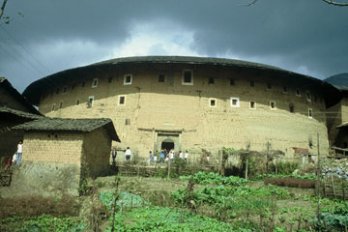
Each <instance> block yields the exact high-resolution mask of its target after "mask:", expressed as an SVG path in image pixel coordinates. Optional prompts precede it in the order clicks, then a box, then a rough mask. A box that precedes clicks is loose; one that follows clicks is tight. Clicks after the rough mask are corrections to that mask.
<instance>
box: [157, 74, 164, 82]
mask: <svg viewBox="0 0 348 232" xmlns="http://www.w3.org/2000/svg"><path fill="white" fill-rule="evenodd" d="M165 80H166V76H165V75H164V74H159V75H158V82H165Z"/></svg>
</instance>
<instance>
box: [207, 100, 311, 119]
mask: <svg viewBox="0 0 348 232" xmlns="http://www.w3.org/2000/svg"><path fill="white" fill-rule="evenodd" d="M230 105H231V107H240V101H239V98H238V97H231V98H230ZM209 106H210V107H216V106H217V99H215V98H209ZM269 107H270V108H271V109H272V110H275V109H277V104H276V101H272V100H271V101H269ZM249 108H250V109H256V102H255V101H250V102H249ZM289 112H290V113H295V106H294V104H293V103H290V104H289ZM308 117H310V118H312V117H313V110H312V109H311V108H308Z"/></svg>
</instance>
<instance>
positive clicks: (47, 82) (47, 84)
mask: <svg viewBox="0 0 348 232" xmlns="http://www.w3.org/2000/svg"><path fill="white" fill-rule="evenodd" d="M142 63H144V64H148V63H150V64H194V65H212V66H217V67H234V68H237V69H246V70H256V71H257V70H261V71H264V72H268V73H272V76H273V77H274V78H282V77H283V78H287V79H289V78H290V79H291V81H296V82H301V81H302V82H306V83H304V84H302V85H308V86H313V87H316V88H319V89H320V91H322V92H324V93H323V96H325V97H326V99H325V100H326V103H327V105H333V104H336V102H337V101H338V100H339V99H340V97H341V96H340V95H339V91H338V90H337V89H336V88H334V87H333V86H331V85H330V84H328V83H326V82H323V81H322V80H319V79H317V78H314V77H311V76H307V75H303V74H299V73H295V72H291V71H288V70H284V69H281V68H277V67H274V66H270V65H264V64H259V63H253V62H247V61H242V60H234V59H225V58H213V57H191V56H137V57H125V58H116V59H111V60H106V61H102V62H99V63H95V64H91V65H87V66H84V67H77V68H73V69H68V70H65V71H61V72H58V73H55V74H52V75H49V76H47V77H44V78H41V79H39V80H37V81H35V82H33V83H31V84H30V85H29V86H28V87H27V88H26V89H25V90H24V92H23V95H24V96H26V97H28V99H30V100H31V101H32V102H33V103H34V104H37V103H38V102H39V100H40V96H41V94H42V92H43V91H44V90H45V89H47V88H57V87H60V86H61V85H63V84H66V83H68V82H71V80H72V79H73V80H75V81H77V80H79V81H81V80H82V79H83V78H84V77H86V76H87V75H88V74H89V73H91V72H96V71H97V72H99V71H100V70H108V69H109V68H112V67H114V66H117V65H121V64H130V65H132V64H142ZM293 78H295V79H293Z"/></svg>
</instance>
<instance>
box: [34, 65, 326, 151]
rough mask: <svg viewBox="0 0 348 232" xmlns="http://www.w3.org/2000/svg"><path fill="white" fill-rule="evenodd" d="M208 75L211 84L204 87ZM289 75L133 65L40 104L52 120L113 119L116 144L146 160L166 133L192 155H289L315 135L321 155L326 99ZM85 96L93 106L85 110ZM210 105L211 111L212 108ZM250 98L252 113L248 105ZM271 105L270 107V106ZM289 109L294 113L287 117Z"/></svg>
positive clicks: (99, 75) (51, 94)
mask: <svg viewBox="0 0 348 232" xmlns="http://www.w3.org/2000/svg"><path fill="white" fill-rule="evenodd" d="M187 69H189V70H192V72H193V84H192V85H183V84H182V73H183V70H187ZM125 74H132V78H133V79H132V83H131V84H130V85H124V75H125ZM159 74H164V75H165V82H159V81H158V75H159ZM94 78H98V84H97V86H92V81H93V79H94ZM211 78H213V79H214V83H213V84H212V83H209V82H210V81H209V79H211ZM293 78H294V80H293V81H288V80H287V81H283V80H282V79H281V78H279V79H277V78H276V77H274V76H273V77H269V76H267V74H262V73H257V74H255V73H251V72H248V71H247V70H245V71H236V70H233V69H229V68H227V67H226V68H223V67H221V68H216V67H208V66H207V67H205V66H202V65H201V66H199V65H189V64H187V65H182V64H176V65H174V64H170V65H163V64H156V65H141V64H139V65H135V64H134V65H133V66H129V67H128V66H125V67H123V68H120V69H117V70H114V71H113V72H106V71H105V72H102V71H101V72H100V73H94V74H91V75H90V76H86V81H84V86H82V85H83V84H82V83H83V82H81V81H80V82H73V81H72V82H69V83H66V84H65V85H62V86H61V87H59V91H57V90H56V89H50V90H47V92H46V93H45V94H44V96H43V97H42V98H41V102H40V105H39V107H40V111H41V112H43V113H44V114H46V115H47V116H52V117H69V118H71V117H76V118H81V117H87V118H92V117H108V118H111V119H112V120H113V122H114V125H115V127H116V130H117V132H118V134H119V136H120V139H121V141H122V143H121V145H119V146H122V148H125V147H127V146H130V147H131V148H132V150H133V151H134V152H136V153H138V154H139V155H140V156H144V157H145V156H147V154H148V151H149V150H156V149H157V148H158V146H159V145H158V144H160V143H161V141H158V137H159V135H160V134H161V133H168V132H169V133H176V134H175V136H176V137H178V139H179V141H180V148H178V149H183V150H186V149H188V150H189V151H191V152H195V151H200V150H201V149H202V148H205V149H207V150H209V151H212V152H213V151H217V150H219V149H221V148H222V147H223V146H225V147H234V148H236V149H240V148H245V147H250V149H253V150H264V149H266V147H265V146H266V144H267V143H270V144H271V146H272V149H279V150H282V151H284V152H285V153H286V154H287V155H291V154H292V153H293V151H292V147H302V148H308V144H309V141H313V143H314V144H313V145H316V144H315V143H316V139H315V138H316V137H317V133H319V134H320V138H321V139H320V141H321V144H320V148H321V152H322V153H323V154H326V153H327V151H328V146H329V143H328V135H327V127H326V117H325V113H324V111H325V104H324V101H323V96H322V95H321V93H320V92H319V91H318V90H316V89H314V88H311V85H308V84H307V85H302V84H301V82H297V80H296V77H295V76H294V77H293ZM231 79H233V82H234V83H233V84H232V85H231ZM72 80H73V79H72ZM250 81H253V82H254V86H251V83H250ZM284 87H286V88H284ZM57 92H58V93H57ZM307 93H308V95H309V96H310V99H308V97H307ZM90 96H93V97H94V101H93V105H92V106H91V107H88V106H87V101H88V98H89V97H90ZM120 96H124V97H125V104H123V105H120V104H119V98H120ZM231 97H236V98H239V100H240V103H239V107H231ZM211 100H215V106H210V102H211ZM77 101H78V103H79V104H77ZM251 101H253V102H255V108H250V102H251ZM270 101H273V102H274V103H275V107H274V109H271V107H270ZM290 104H293V105H294V113H291V112H289V111H290V109H289V105H290ZM53 105H55V108H54V110H52V106H53ZM60 106H61V108H60ZM309 109H310V110H311V111H312V116H311V117H309V116H308V111H309Z"/></svg>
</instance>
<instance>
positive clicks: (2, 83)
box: [0, 77, 41, 115]
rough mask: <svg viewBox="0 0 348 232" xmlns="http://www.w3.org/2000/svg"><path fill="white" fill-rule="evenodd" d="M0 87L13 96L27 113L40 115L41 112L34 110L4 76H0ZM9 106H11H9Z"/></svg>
mask: <svg viewBox="0 0 348 232" xmlns="http://www.w3.org/2000/svg"><path fill="white" fill-rule="evenodd" d="M0 87H1V88H4V89H6V90H7V91H8V92H9V93H10V94H11V95H12V97H14V98H15V99H16V100H17V101H18V102H20V103H21V104H22V105H23V106H24V107H25V108H26V109H27V111H28V112H29V113H33V114H38V115H41V113H40V112H39V111H38V110H36V109H35V108H34V107H33V106H32V105H31V104H30V103H29V102H28V101H27V99H26V98H25V97H23V95H21V94H20V93H19V92H18V91H17V90H16V89H15V88H14V87H13V86H12V85H11V83H10V82H9V81H8V80H7V79H6V78H5V77H0ZM10 107H11V106H10Z"/></svg>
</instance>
